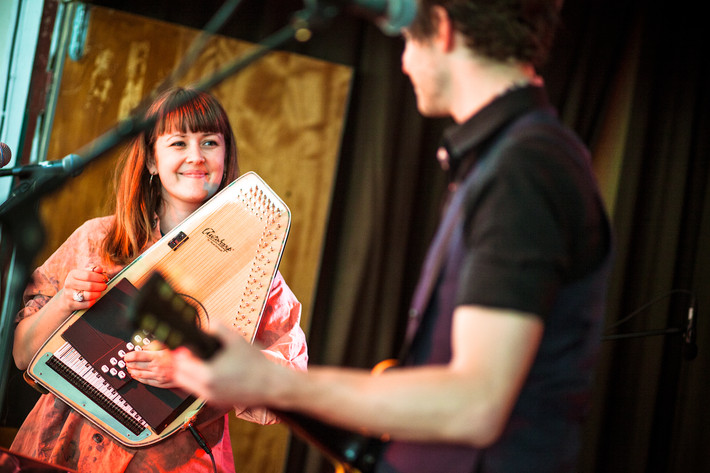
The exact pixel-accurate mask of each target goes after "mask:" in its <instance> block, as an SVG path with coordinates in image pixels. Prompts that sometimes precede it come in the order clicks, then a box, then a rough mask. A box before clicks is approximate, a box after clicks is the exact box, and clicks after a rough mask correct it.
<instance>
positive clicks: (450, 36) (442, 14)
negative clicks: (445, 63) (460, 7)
mask: <svg viewBox="0 0 710 473" xmlns="http://www.w3.org/2000/svg"><path fill="white" fill-rule="evenodd" d="M431 15H432V22H433V24H434V25H436V26H435V32H434V42H435V43H436V44H438V45H439V46H440V47H441V48H442V51H443V52H449V51H451V50H452V49H453V47H454V27H453V23H452V21H451V18H450V17H449V13H448V12H447V11H446V9H444V7H441V6H439V5H436V6H433V7H432V8H431Z"/></svg>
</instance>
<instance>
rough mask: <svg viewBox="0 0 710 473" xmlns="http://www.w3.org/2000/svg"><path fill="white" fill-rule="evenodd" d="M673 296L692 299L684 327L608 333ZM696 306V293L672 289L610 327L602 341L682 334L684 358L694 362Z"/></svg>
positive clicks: (695, 352)
mask: <svg viewBox="0 0 710 473" xmlns="http://www.w3.org/2000/svg"><path fill="white" fill-rule="evenodd" d="M673 294H685V295H687V296H689V297H690V304H689V307H688V319H687V320H686V323H685V326H684V327H680V328H678V327H667V328H662V329H655V330H647V331H643V332H628V333H608V331H609V330H610V329H613V328H616V327H618V326H619V325H621V324H623V323H625V322H628V321H629V320H631V319H632V318H633V317H635V316H636V315H638V314H639V313H641V312H642V311H644V310H646V309H648V308H649V307H650V306H652V305H653V304H655V303H657V302H659V301H661V300H663V299H665V298H666V297H670V296H672V295H673ZM696 304H697V302H696V298H695V293H694V292H693V291H689V290H686V289H672V290H670V291H668V292H665V293H663V294H661V295H659V296H657V297H654V298H653V299H651V300H650V301H648V302H646V303H645V304H643V305H642V306H641V307H639V308H638V309H636V310H634V311H633V312H631V313H630V314H629V315H627V316H626V317H624V318H622V319H621V320H618V321H616V322H615V323H613V324H611V325H609V326H608V327H607V330H606V332H607V334H606V335H604V336H602V338H601V339H602V341H609V340H620V339H625V338H639V337H651V336H656V335H675V334H682V335H683V356H684V358H686V359H688V360H692V359H694V358H695V356H696V354H697V346H696V344H695V331H696V328H695V323H696V321H695V317H696V314H695V309H696Z"/></svg>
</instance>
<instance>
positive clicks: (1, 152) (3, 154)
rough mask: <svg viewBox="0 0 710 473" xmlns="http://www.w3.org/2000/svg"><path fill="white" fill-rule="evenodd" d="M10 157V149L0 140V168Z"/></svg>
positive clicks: (5, 164)
mask: <svg viewBox="0 0 710 473" xmlns="http://www.w3.org/2000/svg"><path fill="white" fill-rule="evenodd" d="M10 159H12V151H10V147H9V146H8V145H6V144H5V143H2V142H0V168H2V167H5V166H7V163H9V162H10Z"/></svg>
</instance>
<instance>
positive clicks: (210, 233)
mask: <svg viewBox="0 0 710 473" xmlns="http://www.w3.org/2000/svg"><path fill="white" fill-rule="evenodd" d="M202 234H203V235H205V236H206V237H207V240H209V242H210V243H212V244H213V245H214V246H216V247H217V249H219V251H223V252H225V253H226V252H228V251H232V250H233V249H234V248H232V247H231V246H229V244H228V243H227V242H225V241H224V238H220V237H219V235H217V233H216V232H215V230H214V228H210V227H207V228H205V229H204V230H202Z"/></svg>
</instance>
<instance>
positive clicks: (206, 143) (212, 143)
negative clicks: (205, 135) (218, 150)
mask: <svg viewBox="0 0 710 473" xmlns="http://www.w3.org/2000/svg"><path fill="white" fill-rule="evenodd" d="M217 144H218V143H217V140H207V141H203V142H202V146H208V147H212V146H217Z"/></svg>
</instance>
